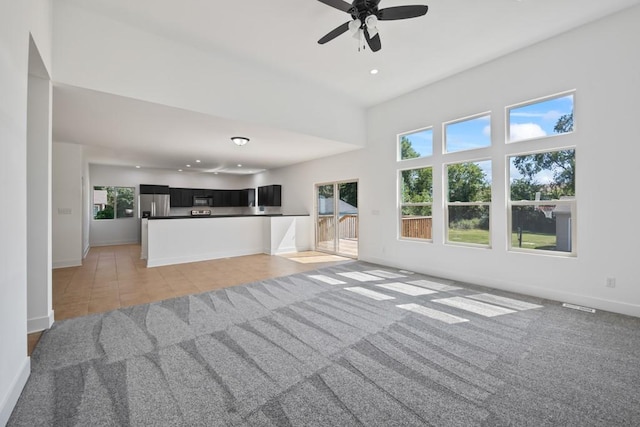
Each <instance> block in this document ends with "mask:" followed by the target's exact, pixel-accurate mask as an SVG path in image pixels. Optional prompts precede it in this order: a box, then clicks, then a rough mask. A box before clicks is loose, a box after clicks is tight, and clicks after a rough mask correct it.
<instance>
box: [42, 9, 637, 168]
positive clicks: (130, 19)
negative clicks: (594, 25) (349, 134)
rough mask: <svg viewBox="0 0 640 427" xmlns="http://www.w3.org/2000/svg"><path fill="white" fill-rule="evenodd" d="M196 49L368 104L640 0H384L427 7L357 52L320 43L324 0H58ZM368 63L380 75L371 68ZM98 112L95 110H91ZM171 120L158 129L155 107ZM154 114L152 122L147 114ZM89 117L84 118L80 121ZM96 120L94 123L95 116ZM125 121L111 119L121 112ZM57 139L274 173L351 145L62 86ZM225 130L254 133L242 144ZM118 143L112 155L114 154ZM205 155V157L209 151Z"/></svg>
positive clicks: (347, 44) (158, 163)
mask: <svg viewBox="0 0 640 427" xmlns="http://www.w3.org/2000/svg"><path fill="white" fill-rule="evenodd" d="M58 1H66V2H68V3H72V4H74V5H78V6H80V7H83V8H85V9H89V10H91V11H93V12H96V13H100V14H104V15H107V16H109V17H110V18H112V19H116V20H120V21H123V22H126V23H128V24H130V25H133V26H136V27H139V28H142V29H145V30H147V31H150V32H153V33H156V34H160V35H162V36H165V37H169V38H172V39H174V40H177V41H180V42H183V43H186V44H189V45H192V46H196V47H198V48H200V49H205V50H208V51H211V52H212V53H215V52H218V53H221V54H224V55H227V56H232V57H236V58H239V59H241V60H243V61H251V62H253V63H254V64H259V65H260V66H262V67H267V68H269V69H271V70H278V71H280V72H282V73H285V74H286V75H291V76H296V77H297V78H298V79H302V80H303V81H306V82H308V84H310V85H317V86H319V87H322V88H327V89H328V90H332V91H335V92H340V93H342V94H344V95H345V96H347V97H350V98H351V99H352V100H353V102H354V103H356V104H357V105H361V106H362V108H367V107H370V106H372V105H376V104H378V103H380V102H383V101H385V100H388V99H391V98H394V97H396V96H399V95H402V94H404V93H407V92H410V91H412V90H414V89H416V88H418V87H421V86H424V85H427V84H429V83H433V82H435V81H438V80H440V79H443V78H446V77H448V76H451V75H453V74H455V73H458V72H460V71H463V70H465V69H468V68H471V67H473V66H476V65H479V64H482V63H484V62H487V61H490V60H492V59H495V58H497V57H500V56H502V55H505V54H507V53H509V52H513V51H515V50H517V49H520V48H523V47H525V46H528V45H531V44H534V43H536V42H538V41H541V40H544V39H547V38H549V37H552V36H554V35H557V34H560V33H562V32H565V31H568V30H569V29H572V28H575V27H577V26H580V25H583V24H585V23H588V22H590V21H593V20H596V19H598V18H600V17H602V16H605V15H608V14H611V13H614V12H616V11H619V10H621V9H624V8H626V7H629V6H632V5H635V4H638V3H640V0H483V1H478V0H382V1H381V3H380V8H383V7H390V6H398V5H405V4H427V5H428V6H429V12H428V13H427V15H425V16H423V17H420V18H415V19H409V20H403V21H386V22H384V21H383V22H380V23H379V24H378V29H379V31H380V36H381V39H382V50H381V51H380V52H377V53H373V52H371V51H370V50H368V49H367V50H365V51H362V52H358V47H357V41H355V40H354V39H352V38H351V36H350V35H349V34H348V33H347V34H344V35H342V36H339V37H338V38H336V39H335V40H332V41H331V42H329V43H327V44H325V45H318V44H317V40H318V39H319V38H320V37H322V36H323V35H325V34H326V33H327V32H329V31H330V30H332V29H334V28H335V27H337V26H338V25H340V24H342V23H344V22H346V21H348V20H349V19H350V17H349V16H348V15H347V14H346V13H344V12H341V11H339V10H337V9H334V8H331V7H329V6H327V5H325V4H323V3H321V2H319V1H317V0H269V1H265V0H243V1H211V0H181V1H179V2H178V1H172V0H136V1H131V0H58ZM372 68H376V69H378V70H379V71H380V72H379V73H378V74H377V75H375V76H374V75H371V74H369V70H371V69H372ZM93 110H95V111H99V112H100V115H92V116H90V115H89V111H93ZM159 114H160V115H161V116H162V117H163V118H164V120H163V121H162V124H160V125H158V123H159V121H158V120H157V117H158V115H159ZM151 116H154V117H155V120H150V118H151ZM78 117H84V118H85V119H86V120H78ZM98 117H99V119H98ZM116 119H117V120H118V126H114V124H115V120H116ZM53 126H54V140H60V141H71V142H82V143H84V144H87V145H89V146H92V147H98V148H93V149H92V152H93V154H92V155H93V156H94V158H95V159H96V160H94V161H96V162H101V163H119V164H140V163H143V161H146V162H147V163H148V166H155V167H161V168H177V167H181V166H184V164H186V162H187V161H190V162H193V161H194V160H195V158H197V157H199V156H203V157H204V154H199V153H205V152H207V151H205V150H209V151H208V152H211V146H212V144H215V147H216V148H215V156H211V157H210V158H208V159H207V162H208V163H207V168H208V169H218V170H222V169H226V168H231V169H233V168H234V167H235V168H237V166H235V165H236V164H237V163H242V164H243V165H245V166H246V167H247V169H245V172H246V171H248V170H257V169H269V168H273V167H278V166H284V165H287V164H292V163H297V162H299V161H304V160H308V159H310V158H314V157H316V158H317V157H323V156H327V155H331V154H335V153H339V152H343V151H346V150H349V149H354V148H356V147H353V146H351V145H349V144H340V143H337V142H335V141H326V140H319V139H318V138H314V137H309V136H303V135H299V134H293V133H290V132H284V131H278V130H274V129H267V128H258V127H256V126H253V125H249V124H245V123H239V122H230V121H228V120H221V119H219V118H215V117H210V116H206V115H202V114H198V113H192V112H188V111H184V110H180V109H175V108H170V107H165V106H159V105H154V104H150V103H145V102H141V101H136V100H132V99H127V98H121V97H116V96H112V95H107V94H101V93H96V92H91V91H86V90H82V89H79V88H73V87H69V86H64V85H57V86H56V87H55V88H54V123H53ZM229 133H237V134H242V135H251V136H252V138H253V139H255V144H254V141H251V142H250V143H249V144H248V145H246V146H245V147H241V148H239V147H235V146H233V145H232V144H231V143H230V142H229V141H228V136H229ZM114 150H115V153H114ZM202 160H204V159H202Z"/></svg>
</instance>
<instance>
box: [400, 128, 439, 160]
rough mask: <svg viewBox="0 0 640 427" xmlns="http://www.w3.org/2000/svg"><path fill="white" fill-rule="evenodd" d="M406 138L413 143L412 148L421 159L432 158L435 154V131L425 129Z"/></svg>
mask: <svg viewBox="0 0 640 427" xmlns="http://www.w3.org/2000/svg"><path fill="white" fill-rule="evenodd" d="M401 136H404V137H405V138H407V139H408V140H409V142H411V147H413V149H414V150H416V152H417V153H418V154H420V157H425V156H431V155H432V154H433V129H432V128H428V129H423V130H419V131H416V132H413V133H409V134H406V135H401Z"/></svg>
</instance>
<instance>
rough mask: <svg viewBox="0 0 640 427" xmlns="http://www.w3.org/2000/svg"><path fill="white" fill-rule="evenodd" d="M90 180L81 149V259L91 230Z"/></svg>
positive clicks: (85, 252) (87, 249) (84, 155)
mask: <svg viewBox="0 0 640 427" xmlns="http://www.w3.org/2000/svg"><path fill="white" fill-rule="evenodd" d="M91 214H92V206H91V178H90V176H89V162H88V161H87V158H86V154H85V150H84V147H83V149H82V259H85V258H86V257H87V254H88V253H89V249H90V247H91V246H90V244H89V236H90V228H91Z"/></svg>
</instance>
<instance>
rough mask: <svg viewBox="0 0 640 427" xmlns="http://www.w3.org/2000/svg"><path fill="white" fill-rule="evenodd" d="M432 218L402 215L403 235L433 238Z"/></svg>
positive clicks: (415, 237) (414, 237)
mask: <svg viewBox="0 0 640 427" xmlns="http://www.w3.org/2000/svg"><path fill="white" fill-rule="evenodd" d="M431 226H432V220H431V217H430V216H405V217H402V234H401V236H402V237H410V238H413V239H431Z"/></svg>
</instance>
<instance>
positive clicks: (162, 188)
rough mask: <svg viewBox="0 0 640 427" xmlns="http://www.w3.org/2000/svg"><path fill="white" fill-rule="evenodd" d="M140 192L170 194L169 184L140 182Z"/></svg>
mask: <svg viewBox="0 0 640 427" xmlns="http://www.w3.org/2000/svg"><path fill="white" fill-rule="evenodd" d="M140 194H170V193H169V186H168V185H150V184H140Z"/></svg>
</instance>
